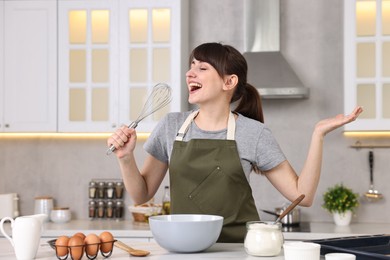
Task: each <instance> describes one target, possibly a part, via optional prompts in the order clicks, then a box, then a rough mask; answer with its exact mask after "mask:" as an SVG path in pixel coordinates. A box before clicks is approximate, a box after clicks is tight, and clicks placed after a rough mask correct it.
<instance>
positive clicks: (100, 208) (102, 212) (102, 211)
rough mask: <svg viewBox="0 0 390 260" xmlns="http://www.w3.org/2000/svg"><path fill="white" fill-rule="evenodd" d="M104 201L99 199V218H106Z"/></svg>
mask: <svg viewBox="0 0 390 260" xmlns="http://www.w3.org/2000/svg"><path fill="white" fill-rule="evenodd" d="M104 210H105V208H104V201H102V200H100V201H98V206H97V216H98V218H104Z"/></svg>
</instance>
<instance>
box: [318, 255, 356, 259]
mask: <svg viewBox="0 0 390 260" xmlns="http://www.w3.org/2000/svg"><path fill="white" fill-rule="evenodd" d="M355 259H356V256H355V255H354V254H348V253H328V254H326V255H325V260H355Z"/></svg>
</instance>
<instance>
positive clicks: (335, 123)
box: [315, 106, 363, 136]
mask: <svg viewBox="0 0 390 260" xmlns="http://www.w3.org/2000/svg"><path fill="white" fill-rule="evenodd" d="M362 112H363V108H362V107H360V106H358V107H356V108H355V109H354V110H353V111H352V113H351V114H349V115H344V114H339V115H337V116H335V117H331V118H327V119H324V120H321V121H320V122H318V123H317V125H316V128H315V132H317V133H319V134H321V135H322V136H325V135H326V134H327V133H329V132H331V131H333V130H335V129H337V128H339V127H341V126H343V125H345V124H348V123H350V122H353V121H355V120H356V118H358V116H359V115H360V114H361V113H362Z"/></svg>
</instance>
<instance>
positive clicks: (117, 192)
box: [115, 181, 123, 199]
mask: <svg viewBox="0 0 390 260" xmlns="http://www.w3.org/2000/svg"><path fill="white" fill-rule="evenodd" d="M115 196H116V198H117V199H122V198H123V182H122V181H118V182H117V183H116V184H115Z"/></svg>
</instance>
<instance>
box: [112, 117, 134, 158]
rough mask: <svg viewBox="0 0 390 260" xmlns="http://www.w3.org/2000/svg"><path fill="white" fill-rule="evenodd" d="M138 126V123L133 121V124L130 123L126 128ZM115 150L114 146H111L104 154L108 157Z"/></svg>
mask: <svg viewBox="0 0 390 260" xmlns="http://www.w3.org/2000/svg"><path fill="white" fill-rule="evenodd" d="M137 126H138V122H137V121H134V122H131V123H130V125H129V126H128V128H134V129H135V128H136V127H137ZM115 150H116V148H115V146H114V145H111V146H110V148H108V149H107V152H106V154H107V155H110V154H112V153H113V152H114V151H115Z"/></svg>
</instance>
